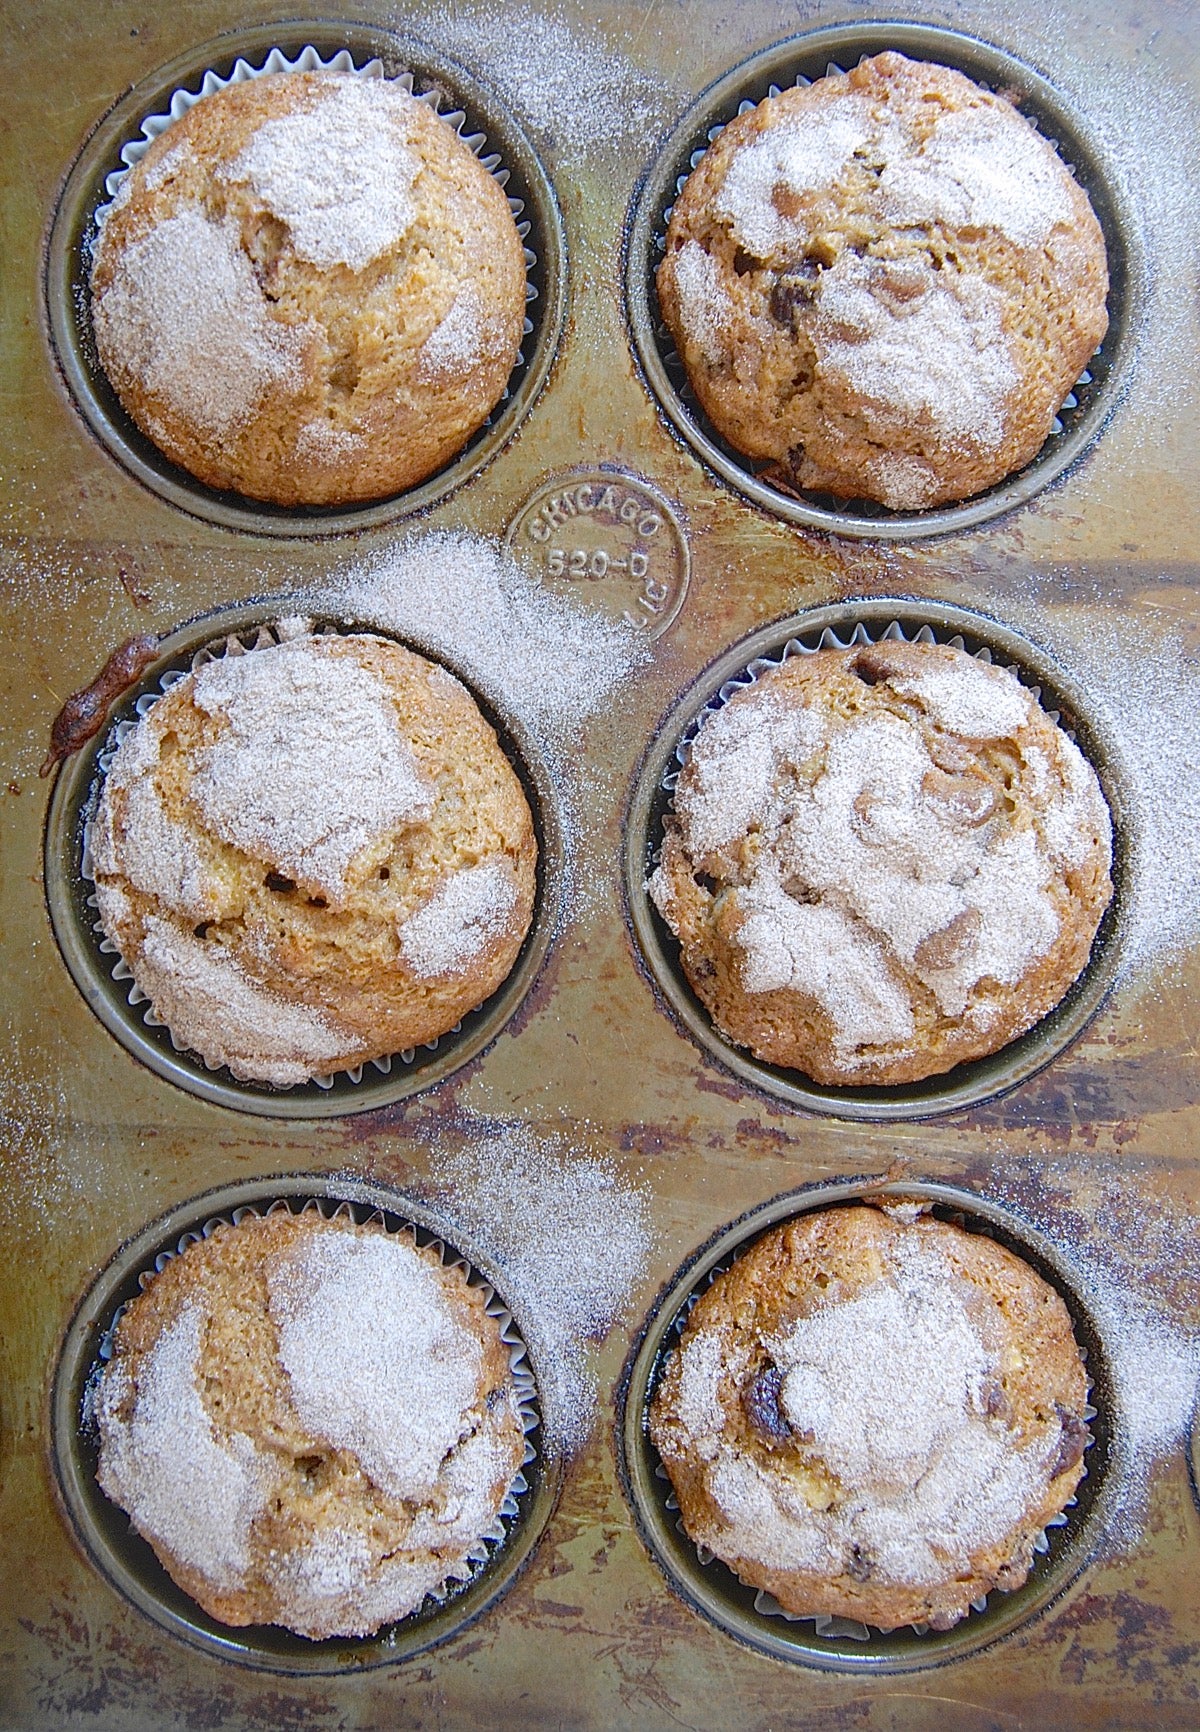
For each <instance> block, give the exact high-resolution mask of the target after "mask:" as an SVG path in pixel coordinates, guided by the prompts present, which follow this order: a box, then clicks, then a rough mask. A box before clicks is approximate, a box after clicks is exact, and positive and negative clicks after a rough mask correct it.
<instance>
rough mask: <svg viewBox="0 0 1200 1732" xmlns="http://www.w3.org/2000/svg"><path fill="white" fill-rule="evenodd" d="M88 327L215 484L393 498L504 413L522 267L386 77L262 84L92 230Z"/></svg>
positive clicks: (148, 175)
mask: <svg viewBox="0 0 1200 1732" xmlns="http://www.w3.org/2000/svg"><path fill="white" fill-rule="evenodd" d="M91 287H92V314H93V322H94V327H95V334H96V345H97V349H98V352H99V357H100V361H101V364H102V365H103V367H104V370H105V372H106V373H107V375H108V377H109V379H110V380H111V382H112V385H113V387H114V389H115V390H116V392H117V395H118V396H119V397H120V399H121V402H122V404H123V405H124V407H125V409H126V410H127V411H128V413H129V414H130V415H131V416H132V418H133V420H134V421H136V423H137V425H138V426H139V427H140V428H141V430H142V432H143V433H145V434H146V436H147V437H148V438H149V439H151V440H153V442H154V443H155V444H156V445H157V446H158V447H159V449H160V450H161V451H163V452H164V453H165V455H166V456H167V457H169V458H170V459H171V461H172V462H173V463H177V464H179V465H180V466H181V467H182V468H184V469H186V470H188V471H190V473H191V474H193V475H194V476H196V477H197V478H198V479H199V480H200V481H202V482H204V483H205V484H206V485H207V486H209V487H215V488H228V489H232V490H233V491H235V492H238V493H242V494H246V495H248V496H250V497H251V498H254V499H263V500H269V501H273V502H274V503H276V504H279V505H347V504H352V503H354V502H357V501H363V500H371V499H378V498H382V497H385V496H386V495H388V494H392V493H398V492H400V491H401V490H402V489H404V488H407V487H411V486H413V485H414V484H415V483H416V482H418V481H421V480H422V479H424V477H425V476H427V475H430V474H432V473H433V472H434V471H435V470H436V469H438V468H440V467H441V466H442V464H444V463H445V462H447V461H448V459H449V458H450V457H452V456H453V455H454V454H455V453H456V452H457V451H459V450H460V449H461V448H462V446H463V445H465V444H466V442H467V440H468V439H469V438H470V436H471V435H472V433H474V432H475V430H476V428H478V427H479V426H481V425H482V423H483V422H484V421H485V420H486V419H487V416H488V415H489V413H490V412H491V410H492V409H493V407H494V406H495V404H496V403H497V401H498V400H499V398H500V396H501V394H502V392H503V390H504V387H505V384H506V382H507V379H508V376H509V374H510V373H511V371H512V368H513V364H514V362H515V359H516V354H517V348H518V344H519V342H520V338H521V330H522V326H523V322H524V316H525V261H524V252H523V249H522V245H521V240H520V237H519V235H518V234H517V229H516V224H515V223H514V221H513V216H512V212H511V211H510V210H509V206H508V200H507V198H506V197H505V194H504V192H503V190H502V188H501V187H500V185H499V183H498V182H497V181H496V180H495V178H494V177H493V176H492V175H491V174H489V173H488V171H487V170H486V169H485V168H484V167H483V166H482V165H481V164H480V162H479V161H478V160H477V159H476V158H475V156H474V155H472V153H471V151H470V150H469V149H468V147H467V146H466V145H465V144H464V143H463V142H462V140H461V139H460V138H459V137H458V136H457V135H456V133H455V132H454V131H453V129H452V128H451V127H450V126H448V125H447V123H446V122H445V121H444V120H442V119H440V118H439V117H438V116H437V115H436V114H435V113H433V111H432V110H431V109H430V107H429V105H428V104H427V103H425V102H421V101H418V100H417V99H416V98H415V97H413V96H411V95H409V94H408V93H407V92H406V91H404V90H403V89H401V88H400V87H399V86H398V85H397V84H394V83H391V82H389V81H388V80H386V79H380V78H368V77H359V76H356V75H355V74H353V73H342V72H294V73H286V72H285V73H271V74H267V75H266V76H263V77H260V78H254V79H251V80H249V81H248V82H246V83H242V84H233V85H230V86H229V87H228V88H227V89H224V90H218V91H215V92H213V93H212V94H211V95H208V96H205V97H203V98H202V99H201V100H200V101H199V102H197V103H196V105H195V106H194V107H193V108H191V109H190V110H189V111H188V112H187V113H186V114H185V115H184V116H183V117H182V118H181V119H179V120H177V121H175V122H174V123H173V124H172V125H171V126H170V127H168V129H167V130H166V131H165V132H164V133H162V134H161V136H160V137H159V138H157V139H156V140H155V142H154V143H153V144H152V145H151V146H150V148H149V150H148V151H147V152H146V154H145V156H144V157H143V158H142V159H141V161H140V162H139V163H138V164H137V165H136V166H135V167H134V168H133V170H132V171H131V172H130V174H129V175H128V177H127V179H126V180H125V181H124V183H123V184H122V186H121V187H120V189H119V191H118V193H117V196H116V198H115V199H114V201H113V204H112V206H111V208H110V209H109V211H108V212H107V215H106V218H105V220H104V222H103V225H102V227H101V229H100V234H99V238H98V241H97V245H96V249H95V256H94V261H93V267H92V278H91Z"/></svg>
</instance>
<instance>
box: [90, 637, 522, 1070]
mask: <svg viewBox="0 0 1200 1732" xmlns="http://www.w3.org/2000/svg"><path fill="white" fill-rule="evenodd" d="M297 629H298V630H300V631H301V632H302V635H297V636H294V637H291V638H287V639H285V641H283V642H281V643H278V644H269V645H267V646H265V647H263V648H259V649H254V650H251V651H249V652H246V653H242V654H233V653H228V654H226V655H224V656H222V657H220V658H218V659H216V660H212V661H208V662H206V663H203V664H202V665H200V666H199V667H197V668H196V669H195V671H194V672H193V673H191V674H189V675H187V677H186V678H184V679H182V680H180V681H179V683H178V684H176V685H174V686H172V687H171V688H170V690H169V691H167V692H166V693H165V694H164V695H163V696H162V697H161V698H159V699H158V701H157V702H156V703H155V704H154V705H153V706H152V708H151V709H150V710H149V711H148V712H147V714H146V715H145V716H144V717H143V718H142V720H141V721H140V722H138V723H137V725H136V726H135V728H134V729H133V731H132V732H131V733H130V734H129V735H128V736H127V737H126V738H125V739H124V741H123V742H122V744H121V745H120V746H119V748H118V749H117V751H116V753H115V756H114V757H113V760H112V763H111V765H110V767H109V770H108V773H107V775H106V777H105V780H104V784H103V788H102V791H101V794H100V798H99V802H98V805H97V809H96V812H95V816H94V818H93V820H92V823H91V825H90V831H89V853H90V871H91V875H92V877H93V879H94V882H95V893H96V900H97V905H98V907H99V911H100V919H101V923H102V925H103V929H104V932H105V933H106V935H107V937H108V938H109V939H110V940H111V941H112V943H113V944H114V945H115V946H116V948H117V949H118V950H119V951H120V953H121V956H122V957H123V959H124V960H125V962H126V963H127V965H128V966H129V968H130V969H131V970H132V972H133V977H134V980H135V982H136V983H137V985H138V987H139V988H140V989H141V991H142V992H143V993H145V995H146V996H147V998H149V999H150V1000H151V1003H152V1006H153V1009H154V1011H155V1013H156V1014H157V1015H158V1016H159V1017H160V1018H161V1020H162V1021H163V1022H165V1023H166V1024H167V1026H168V1028H169V1029H170V1030H171V1033H172V1035H173V1036H174V1037H175V1040H176V1042H177V1044H181V1045H183V1046H188V1047H191V1048H193V1049H194V1050H195V1051H196V1052H198V1053H199V1054H200V1055H201V1057H202V1058H203V1059H204V1060H205V1062H206V1063H207V1064H209V1065H210V1066H216V1065H221V1064H224V1065H228V1067H229V1069H230V1070H231V1071H232V1072H233V1074H234V1075H235V1076H237V1077H241V1078H243V1079H250V1080H254V1081H258V1082H265V1083H273V1084H276V1085H278V1086H280V1087H287V1086H290V1085H292V1084H295V1083H299V1082H303V1081H305V1080H307V1079H309V1078H312V1077H322V1076H330V1075H332V1074H333V1072H335V1071H338V1070H345V1069H348V1068H351V1067H353V1066H355V1065H359V1064H362V1063H364V1062H366V1061H367V1060H369V1059H373V1058H382V1057H384V1056H385V1055H387V1054H389V1053H397V1052H403V1051H405V1050H406V1049H407V1048H409V1047H413V1046H417V1045H419V1044H420V1043H421V1042H423V1041H432V1040H435V1039H437V1037H438V1036H439V1035H442V1034H445V1033H446V1031H447V1030H448V1029H451V1028H453V1027H454V1025H455V1024H456V1023H457V1022H458V1021H459V1019H460V1018H461V1017H462V1016H464V1015H465V1014H466V1012H467V1011H469V1010H472V1009H474V1008H475V1006H477V1005H479V1004H481V1003H482V1002H483V1000H484V999H485V998H487V997H489V996H490V994H491V993H493V992H494V991H495V990H496V988H497V987H498V986H499V985H500V984H501V983H502V982H503V981H504V980H505V979H506V977H507V976H508V974H509V972H510V970H511V968H512V966H513V963H514V961H515V960H516V957H517V954H518V952H519V950H520V948H521V944H522V941H523V939H524V937H525V934H526V932H527V930H528V928H529V924H530V921H531V919H532V913H533V902H534V892H535V884H536V862H537V841H536V838H535V835H534V829H533V820H532V816H531V814H530V810H529V805H528V802H527V801H526V798H525V793H524V790H523V788H522V785H521V782H520V779H519V778H518V776H517V774H516V772H515V771H514V770H513V768H512V766H511V764H510V763H509V761H508V759H507V758H506V757H505V755H504V753H503V751H502V750H501V747H500V744H499V742H498V741H497V739H496V735H495V733H494V731H493V730H492V728H491V727H490V726H489V724H488V723H487V722H486V721H485V720H484V718H483V716H482V715H481V714H480V712H479V709H478V706H477V705H476V703H475V700H474V699H473V698H472V697H471V695H470V693H469V692H468V691H467V690H466V689H465V687H464V686H462V685H461V684H460V682H459V681H458V680H457V679H455V678H454V676H453V675H452V674H450V673H448V672H447V671H446V669H445V668H443V667H441V666H439V665H438V664H437V663H434V662H429V661H426V660H425V658H424V657H423V656H419V655H415V654H413V653H412V652H411V651H409V650H406V649H404V648H402V647H401V646H400V645H399V644H396V643H392V642H390V641H389V640H387V639H385V638H381V637H376V636H374V635H372V634H368V633H358V634H355V635H352V636H347V637H339V636H336V635H329V636H317V635H313V634H311V633H307V632H304V631H303V624H302V622H298V625H297ZM237 648H238V649H240V648H241V646H240V644H239V645H237Z"/></svg>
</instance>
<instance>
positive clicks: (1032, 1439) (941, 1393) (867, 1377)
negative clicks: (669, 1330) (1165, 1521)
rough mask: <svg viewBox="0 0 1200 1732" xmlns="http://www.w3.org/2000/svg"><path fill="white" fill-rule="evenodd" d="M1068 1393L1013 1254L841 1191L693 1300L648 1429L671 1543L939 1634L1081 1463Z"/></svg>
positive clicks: (837, 1604) (1047, 1325) (1004, 1571)
mask: <svg viewBox="0 0 1200 1732" xmlns="http://www.w3.org/2000/svg"><path fill="white" fill-rule="evenodd" d="M901 1212H902V1213H903V1212H907V1213H911V1214H915V1213H917V1211H916V1210H915V1209H913V1210H909V1211H904V1210H902V1211H901ZM1086 1399H1087V1379H1086V1377H1085V1374H1084V1369H1083V1364H1082V1361H1081V1356H1080V1352H1079V1348H1078V1346H1077V1344H1076V1341H1075V1338H1074V1335H1073V1332H1072V1327H1071V1320H1070V1316H1069V1314H1068V1312H1067V1309H1066V1307H1065V1305H1064V1304H1063V1302H1062V1299H1061V1298H1060V1297H1059V1295H1058V1294H1057V1293H1056V1292H1055V1291H1054V1289H1053V1288H1051V1287H1049V1286H1048V1285H1047V1284H1046V1282H1044V1281H1043V1280H1042V1279H1041V1277H1040V1276H1039V1275H1038V1274H1036V1273H1035V1271H1034V1270H1032V1269H1030V1268H1029V1266H1028V1265H1027V1264H1026V1263H1024V1262H1023V1261H1022V1260H1021V1259H1020V1258H1018V1257H1016V1256H1014V1255H1013V1254H1012V1253H1011V1252H1010V1251H1007V1250H1005V1249H1004V1248H1003V1247H1002V1246H1000V1245H998V1244H996V1243H995V1242H994V1241H993V1240H991V1239H988V1238H983V1237H980V1236H979V1235H976V1234H972V1233H967V1232H965V1231H962V1230H961V1229H959V1228H957V1227H953V1226H950V1225H947V1224H945V1223H943V1222H941V1221H938V1220H935V1219H933V1218H932V1217H928V1216H925V1217H921V1218H919V1219H916V1220H911V1219H910V1220H901V1219H893V1218H891V1217H890V1216H889V1215H888V1214H885V1213H883V1212H881V1211H880V1210H878V1209H875V1208H867V1207H861V1206H855V1207H848V1208H841V1209H830V1210H825V1211H818V1212H815V1213H813V1214H810V1215H803V1216H800V1217H798V1218H797V1219H796V1220H793V1221H790V1222H787V1223H785V1224H784V1225H783V1226H781V1227H777V1228H775V1229H773V1230H772V1231H771V1232H769V1233H767V1234H765V1235H764V1236H763V1238H761V1239H760V1240H758V1241H757V1243H756V1244H754V1245H753V1247H752V1248H751V1249H750V1250H748V1251H747V1252H746V1253H745V1254H744V1255H742V1256H741V1257H739V1258H738V1260H737V1262H736V1263H734V1264H733V1266H732V1267H731V1268H730V1269H729V1270H727V1271H726V1272H725V1273H723V1274H721V1275H719V1276H718V1278H717V1279H716V1280H715V1281H714V1282H713V1284H712V1286H711V1287H710V1288H709V1289H708V1290H707V1291H706V1292H704V1293H703V1294H702V1295H701V1296H700V1298H699V1299H698V1300H697V1302H696V1304H695V1306H694V1308H693V1310H692V1311H691V1313H690V1315H689V1317H688V1321H687V1325H686V1327H685V1329H684V1331H683V1335H682V1339H681V1344H680V1347H679V1348H678V1350H677V1351H675V1352H674V1353H673V1354H672V1355H671V1356H670V1358H669V1360H668V1361H667V1365H666V1368H665V1371H664V1374H663V1378H662V1381H661V1383H660V1384H659V1387H658V1389H657V1391H656V1393H655V1396H654V1399H653V1403H652V1406H651V1412H650V1434H651V1437H652V1439H653V1442H654V1444H655V1447H656V1448H657V1449H658V1451H659V1453H660V1454H661V1456H662V1458H663V1461H664V1463H665V1465H666V1468H667V1471H668V1473H669V1475H670V1479H671V1483H672V1485H673V1487H674V1490H675V1493H676V1496H677V1499H678V1502H679V1507H680V1511H681V1514H682V1518H683V1523H684V1527H685V1528H686V1530H687V1533H688V1535H689V1536H690V1538H691V1539H692V1540H693V1541H694V1542H695V1543H696V1544H698V1545H703V1546H707V1547H708V1548H709V1549H710V1550H711V1551H713V1552H715V1553H716V1554H717V1556H718V1557H720V1558H722V1559H723V1560H724V1561H725V1562H726V1563H727V1564H728V1565H729V1566H730V1567H731V1568H732V1569H733V1570H734V1571H735V1572H736V1574H737V1575H738V1576H739V1577H740V1578H741V1579H742V1580H743V1581H745V1582H748V1583H749V1584H751V1585H752V1586H756V1587H759V1588H765V1589H766V1590H767V1591H768V1592H770V1593H771V1594H773V1595H774V1596H775V1598H776V1600H777V1601H778V1602H779V1604H780V1605H781V1606H782V1607H783V1608H784V1609H785V1610H786V1611H789V1612H791V1613H793V1614H795V1615H799V1616H804V1617H808V1616H820V1615H828V1616H836V1617H849V1618H855V1619H859V1620H861V1621H863V1622H865V1623H870V1624H874V1625H877V1626H878V1627H880V1628H882V1629H892V1628H895V1627H896V1626H897V1625H899V1624H906V1623H928V1624H931V1625H932V1626H933V1627H934V1628H937V1629H946V1628H948V1627H949V1626H950V1625H952V1624H954V1623H956V1622H957V1621H958V1620H959V1619H960V1618H961V1617H963V1616H964V1615H965V1614H966V1612H967V1610H968V1608H969V1607H970V1605H971V1602H972V1601H973V1600H977V1599H978V1598H980V1596H981V1595H984V1594H986V1593H988V1592H989V1591H990V1589H991V1588H993V1587H996V1586H1000V1587H1003V1588H1010V1589H1011V1588H1014V1587H1019V1586H1020V1584H1021V1582H1022V1581H1024V1579H1025V1577H1026V1575H1027V1573H1028V1570H1029V1567H1030V1564H1031V1562H1032V1556H1033V1546H1034V1542H1035V1540H1036V1539H1037V1538H1038V1536H1039V1535H1040V1534H1041V1532H1042V1531H1043V1529H1044V1528H1045V1525H1046V1523H1047V1522H1048V1521H1050V1520H1051V1518H1052V1517H1054V1516H1055V1515H1057V1514H1058V1513H1059V1512H1060V1511H1061V1510H1062V1509H1063V1507H1064V1506H1065V1504H1066V1503H1067V1502H1068V1501H1069V1500H1070V1498H1071V1495H1072V1493H1073V1492H1074V1490H1075V1487H1076V1485H1077V1484H1078V1482H1079V1480H1080V1478H1081V1477H1082V1474H1083V1471H1084V1469H1083V1464H1082V1457H1083V1452H1084V1449H1085V1447H1086V1444H1087V1441H1088V1430H1087V1426H1086V1424H1085V1422H1084V1417H1083V1415H1084V1408H1085V1404H1086Z"/></svg>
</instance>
